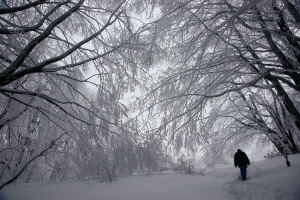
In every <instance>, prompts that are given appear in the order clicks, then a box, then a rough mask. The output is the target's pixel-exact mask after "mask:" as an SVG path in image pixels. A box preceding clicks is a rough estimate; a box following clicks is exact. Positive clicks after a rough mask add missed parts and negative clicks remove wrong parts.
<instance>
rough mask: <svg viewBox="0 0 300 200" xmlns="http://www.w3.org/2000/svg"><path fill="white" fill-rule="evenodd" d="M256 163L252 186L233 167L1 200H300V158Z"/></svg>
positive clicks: (18, 189)
mask: <svg viewBox="0 0 300 200" xmlns="http://www.w3.org/2000/svg"><path fill="white" fill-rule="evenodd" d="M289 160H290V162H291V167H287V165H286V163H285V159H284V158H283V157H282V156H280V157H275V158H272V159H268V160H264V161H259V162H254V163H251V166H250V167H249V168H248V180H247V181H241V180H240V179H239V170H238V168H235V167H233V165H232V166H226V167H223V168H216V169H209V170H207V171H206V172H205V173H204V176H201V175H197V176H193V175H184V174H180V173H173V172H163V173H157V174H152V175H151V176H150V177H148V176H144V175H138V176H131V177H124V178H119V180H118V181H117V182H113V183H99V182H96V181H87V182H85V181H68V182H59V183H30V184H19V185H18V186H9V187H6V188H4V189H3V191H1V195H0V199H1V200H54V199H55V200H119V199H120V200H223V199H236V200H238V199H240V200H300V155H291V156H289Z"/></svg>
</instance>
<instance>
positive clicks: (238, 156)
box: [234, 149, 250, 181]
mask: <svg viewBox="0 0 300 200" xmlns="http://www.w3.org/2000/svg"><path fill="white" fill-rule="evenodd" d="M248 165H249V166H250V161H249V158H248V156H247V154H246V153H245V152H243V151H242V150H240V149H238V150H237V152H236V153H235V155H234V166H235V167H237V166H238V167H239V168H240V171H241V175H242V180H243V181H244V180H247V166H248Z"/></svg>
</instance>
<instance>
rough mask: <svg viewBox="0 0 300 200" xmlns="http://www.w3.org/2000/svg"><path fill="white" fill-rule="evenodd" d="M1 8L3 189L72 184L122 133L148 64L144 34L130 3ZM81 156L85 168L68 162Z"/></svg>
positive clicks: (39, 2)
mask: <svg viewBox="0 0 300 200" xmlns="http://www.w3.org/2000/svg"><path fill="white" fill-rule="evenodd" d="M0 5H1V6H0V61H1V62H0V101H1V106H0V134H1V135H0V163H1V164H0V165H1V166H0V170H1V171H0V176H1V186H0V187H1V188H2V187H3V186H5V185H6V184H8V183H11V182H13V181H15V180H16V179H18V178H19V180H22V181H24V180H29V179H30V178H32V177H34V176H33V175H31V174H30V173H31V172H33V171H34V172H36V174H35V176H36V179H39V180H41V179H43V177H47V176H48V177H49V176H50V177H51V179H53V180H54V179H58V178H60V179H65V177H67V176H68V173H66V172H69V173H72V174H73V175H74V174H76V172H78V168H80V162H81V161H83V160H82V159H83V157H82V156H84V155H83V154H84V153H85V152H88V153H90V152H93V153H95V155H96V154H97V153H98V152H101V151H102V150H103V149H101V148H99V149H98V152H95V151H90V150H87V151H85V149H89V148H92V147H93V146H95V144H100V146H101V145H104V144H101V143H97V142H98V140H97V137H98V136H99V135H101V136H103V137H106V139H108V138H110V137H111V135H113V134H116V135H117V134H118V132H120V131H121V130H122V127H121V124H120V122H121V119H122V118H123V117H124V116H125V115H126V109H125V107H124V106H123V105H122V104H121V103H120V100H121V99H122V98H123V93H124V92H126V91H132V89H133V88H134V86H135V85H136V84H138V82H137V80H136V77H137V75H138V74H139V73H140V72H139V71H140V70H142V68H138V67H137V64H136V63H135V59H136V58H137V57H139V56H143V55H142V53H141V52H140V51H137V50H139V49H140V48H142V47H143V46H141V45H139V44H138V42H139V41H138V40H134V39H135V38H136V37H137V35H138V32H137V31H139V30H137V29H134V28H133V26H132V20H133V18H130V16H129V15H128V12H129V10H128V8H127V2H126V1H96V0H95V1H87V0H75V1H70V0H63V1H52V0H35V1H1V4H0ZM135 41H137V42H136V43H135ZM94 78H96V79H94ZM93 90H96V92H94V93H92V92H91V91H93ZM86 132H88V133H87V134H86ZM101 140H102V139H101ZM78 141H80V142H78ZM85 142H86V143H85ZM82 145H84V147H82ZM81 147H82V149H81ZM102 148H104V147H102ZM110 148H111V147H110ZM80 150H82V152H81V153H82V154H81V155H79V158H77V159H79V161H80V162H77V163H75V161H78V160H76V157H73V159H71V157H67V155H69V156H70V155H76V152H75V151H80ZM103 155H105V154H103ZM103 155H102V154H101V156H103ZM40 157H43V159H40V163H39V164H38V165H37V164H36V163H35V162H36V159H37V158H40ZM80 159H81V160H80ZM100 159H101V158H100ZM74 163H75V164H78V165H73V164H74ZM37 168H39V169H37ZM38 173H40V177H39V178H37V174H38ZM26 176H27V177H28V178H26ZM24 177H25V178H24Z"/></svg>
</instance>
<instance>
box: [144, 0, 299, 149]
mask: <svg viewBox="0 0 300 200" xmlns="http://www.w3.org/2000/svg"><path fill="white" fill-rule="evenodd" d="M150 2H151V3H150V5H151V6H150V8H149V7H148V9H149V10H151V11H153V12H152V13H153V15H152V16H155V18H154V19H153V21H152V22H150V23H148V24H147V25H145V26H144V28H145V29H146V30H148V32H149V35H148V38H147V41H149V45H151V47H153V48H152V49H151V50H152V51H151V52H150V53H149V54H150V55H151V54H153V55H156V54H159V55H157V56H153V57H154V58H156V60H154V61H153V63H154V64H155V65H156V67H157V68H159V67H160V68H162V69H165V73H164V74H162V75H161V76H160V78H159V81H157V82H156V83H155V84H153V87H152V88H151V89H152V90H151V92H149V93H148V94H147V95H145V96H146V97H145V98H144V99H142V101H145V100H149V101H148V102H149V104H148V105H147V106H149V107H153V106H156V108H157V109H154V110H155V111H158V112H161V113H163V114H164V121H165V123H164V124H163V125H162V127H161V128H160V130H161V132H163V131H165V130H167V131H165V132H166V133H167V134H169V135H170V137H169V138H170V139H173V140H175V141H176V142H175V144H177V145H178V146H185V147H195V145H199V144H201V143H208V142H209V139H211V134H215V133H220V134H222V136H223V143H226V142H229V141H230V140H232V139H233V134H234V135H236V136H239V137H245V136H246V135H253V134H256V133H258V132H259V134H261V133H262V132H264V133H265V134H267V135H268V137H269V138H270V140H271V141H272V142H273V143H274V142H275V141H274V140H275V138H276V140H278V142H275V143H276V147H278V148H281V149H279V150H280V152H284V151H285V152H290V153H295V152H299V133H300V113H299V110H300V107H299V91H300V90H299V89H300V84H299V83H300V82H299V80H300V76H299V69H300V68H299V66H300V64H299V61H300V60H299V52H300V48H299V47H300V46H299V42H300V41H299V26H298V23H299V19H300V18H299V16H300V15H299V14H300V13H299V10H298V9H297V7H296V6H295V5H294V4H293V2H291V1H289V0H272V1H267V0H266V1H264V0H263V1H257V0H251V1H237V0H226V1H221V0H209V1H194V0H188V1H185V0H177V1H150ZM144 8H145V9H147V7H144ZM249 93H251V94H250V95H248V94H249ZM256 94H257V95H259V97H257V98H256ZM274 95H275V96H274ZM232 99H234V101H236V102H237V101H239V102H240V103H239V105H238V109H236V106H237V104H236V105H235V106H234V107H232V105H231V104H230V102H232ZM250 105H251V106H250ZM225 108H226V109H225ZM225 113H226V115H225ZM258 114H259V115H258ZM258 117H260V118H258ZM260 120H263V121H260ZM245 121H247V122H246V123H245ZM250 121H251V124H252V125H253V122H255V123H254V124H255V125H253V126H249V122H250ZM263 124H264V125H263ZM262 125H263V126H265V128H263V127H262ZM229 127H230V128H229ZM258 127H259V128H258ZM225 128H226V129H225ZM226 130H227V131H226ZM229 130H231V134H230V132H229ZM244 130H247V131H246V132H245V131H244ZM274 130H276V134H275V133H274V132H273V131H274ZM224 132H227V134H224ZM275 135H276V137H275ZM287 137H290V139H289V140H286V139H287ZM236 141H238V139H237V140H236ZM231 142H232V141H231ZM275 143H274V144H275ZM279 143H280V144H281V145H282V146H281V147H279V146H280V145H279V146H278V145H277V144H279ZM212 144H214V143H212ZM293 144H294V145H293ZM219 145H221V144H219ZM282 148H283V149H282Z"/></svg>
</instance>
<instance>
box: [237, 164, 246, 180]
mask: <svg viewBox="0 0 300 200" xmlns="http://www.w3.org/2000/svg"><path fill="white" fill-rule="evenodd" d="M239 168H240V171H241V175H242V180H243V181H244V180H246V179H247V166H246V165H239Z"/></svg>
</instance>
